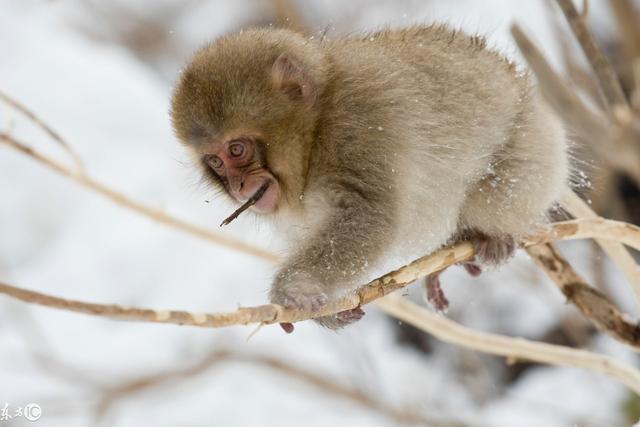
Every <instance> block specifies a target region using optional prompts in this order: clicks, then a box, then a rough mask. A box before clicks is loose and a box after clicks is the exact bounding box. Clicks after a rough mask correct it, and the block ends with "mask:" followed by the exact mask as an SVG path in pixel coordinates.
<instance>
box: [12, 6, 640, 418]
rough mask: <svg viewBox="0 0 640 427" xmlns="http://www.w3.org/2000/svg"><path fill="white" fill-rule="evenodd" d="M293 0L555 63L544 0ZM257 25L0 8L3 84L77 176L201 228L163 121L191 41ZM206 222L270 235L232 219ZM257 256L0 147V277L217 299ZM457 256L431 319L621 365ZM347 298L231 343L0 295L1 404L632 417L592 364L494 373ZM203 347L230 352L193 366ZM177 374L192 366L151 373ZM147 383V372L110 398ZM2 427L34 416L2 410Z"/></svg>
mask: <svg viewBox="0 0 640 427" xmlns="http://www.w3.org/2000/svg"><path fill="white" fill-rule="evenodd" d="M592 3H593V5H592V11H591V16H592V17H595V18H594V19H597V21H598V22H597V23H598V25H599V27H600V28H604V29H606V25H607V22H608V19H609V18H608V15H607V10H606V8H605V7H603V5H602V2H598V1H593V2H592ZM299 4H300V5H303V7H301V8H300V11H301V13H302V14H303V17H304V19H305V21H306V22H308V24H309V25H311V27H312V28H313V29H314V30H315V31H321V30H323V29H324V28H326V27H327V26H329V35H330V36H338V35H340V34H344V33H348V32H352V31H360V30H366V29H373V28H378V27H380V26H383V25H394V26H399V25H405V24H409V23H416V22H420V23H424V22H433V21H440V22H441V21H446V22H450V23H452V24H453V25H455V26H458V27H462V28H464V29H466V30H468V31H470V32H479V33H481V34H485V35H487V37H488V39H489V41H490V45H491V46H493V47H495V48H496V49H499V50H500V51H502V52H504V53H505V54H506V55H508V56H510V57H513V58H517V54H516V49H515V47H514V45H513V43H512V42H511V41H510V37H509V34H508V28H509V25H510V24H511V23H512V22H514V21H517V22H519V23H521V24H522V25H523V26H524V27H525V28H526V29H527V30H529V32H530V34H532V35H533V36H534V37H535V39H536V41H537V42H538V43H539V45H540V46H541V47H542V48H543V49H544V50H545V52H546V53H547V55H548V56H549V57H550V59H551V60H552V62H553V63H556V64H557V63H558V61H557V59H556V58H555V55H556V54H557V52H556V49H557V46H556V44H555V43H554V41H553V38H552V35H551V31H550V27H549V21H550V16H549V9H548V8H547V7H546V6H545V2H544V1H542V0H532V1H518V2H515V1H508V0H503V1H498V0H491V1H487V0H485V1H482V2H479V1H473V0H469V1H461V0H459V1H456V2H451V1H445V0H442V1H435V0H432V1H418V0H416V1H409V0H407V1H391V0H389V1H376V2H370V1H365V0H357V1H350V2H345V1H338V0H316V1H309V2H302V1H300V2H299ZM273 19H274V15H273V11H272V9H271V2H266V1H249V0H234V1H200V0H185V1H169V0H162V1H158V0H155V1H153V0H137V1H125V0H118V1H97V0H95V1H87V0H51V1H45V0H40V1H36V0H0V52H2V54H1V56H0V91H3V92H5V93H7V94H9V95H11V96H12V97H14V98H15V99H17V100H19V101H20V102H22V103H23V104H25V105H26V106H28V107H29V108H30V109H32V110H33V111H34V112H35V113H36V114H38V115H39V116H40V117H42V118H43V119H44V120H45V121H46V122H47V123H49V124H51V125H52V127H53V128H54V129H56V130H57V131H58V132H59V133H60V134H62V135H63V136H64V138H65V139H66V140H67V141H69V143H70V144H71V145H72V146H73V147H74V149H75V150H76V151H77V152H78V153H79V154H80V156H81V157H82V159H83V161H84V164H85V166H86V169H87V171H88V173H89V174H90V175H91V176H92V177H94V178H96V179H97V180H100V181H102V182H105V183H107V184H108V185H109V186H111V187H113V188H116V189H118V190H119V191H122V192H123V193H125V194H127V195H128V196H131V197H133V198H135V199H137V200H140V201H142V202H144V203H146V204H149V205H151V206H154V207H157V208H160V209H163V210H165V211H167V212H169V213H171V214H173V215H175V216H178V217H180V218H184V219H187V220H189V221H192V222H194V223H197V224H200V225H203V226H207V227H211V228H216V227H217V224H219V222H220V221H221V219H223V218H224V217H225V216H226V215H227V214H228V213H229V209H228V206H220V203H218V201H216V200H215V199H213V200H210V198H211V197H212V194H208V192H207V191H206V190H204V189H203V188H202V187H201V186H199V185H198V180H199V177H198V175H197V173H196V172H194V170H193V168H191V167H190V164H189V162H188V161H187V155H186V153H185V152H184V150H183V148H182V147H181V146H180V145H179V144H178V143H177V142H176V140H175V138H174V136H173V135H172V132H171V129H170V126H169V120H168V100H169V96H170V93H171V88H172V84H173V82H174V81H175V79H176V76H177V73H178V72H179V70H180V67H181V66H182V63H183V61H184V60H185V58H187V57H188V55H189V54H190V52H192V51H193V49H195V48H197V47H198V46H199V45H200V44H201V43H203V42H205V41H206V40H209V39H211V38H214V37H216V36H218V35H220V34H223V33H225V32H228V31H233V30H237V29H239V28H241V27H243V26H245V27H246V26H250V25H269V23H270V22H271V21H272V20H273ZM0 129H1V130H2V131H10V132H11V133H12V134H13V135H15V136H16V137H19V138H21V139H22V140H24V141H28V143H29V144H30V145H31V146H33V147H36V148H38V149H39V150H42V151H43V152H46V153H48V154H49V155H51V156H53V157H55V158H56V159H58V160H59V161H61V162H66V163H69V159H68V157H67V156H66V155H65V153H64V152H63V151H62V150H60V149H59V148H58V147H57V146H56V145H55V144H54V143H52V142H51V140H50V139H48V138H47V137H46V136H45V135H44V134H43V133H42V132H40V131H39V130H38V129H36V128H35V127H34V126H33V125H32V124H31V123H30V122H29V121H28V120H25V119H24V118H23V117H22V116H20V115H19V114H17V113H16V112H15V111H14V110H12V109H11V108H10V107H9V106H7V105H5V104H2V103H0ZM209 201H210V203H208V202H209ZM224 233H226V234H228V235H233V236H236V237H238V238H239V239H242V240H245V241H247V242H253V243H255V244H257V245H260V246H262V247H265V248H270V249H274V250H275V249H276V248H277V247H278V242H277V241H276V240H275V238H274V237H273V236H272V235H271V233H270V232H269V230H268V229H266V228H265V227H264V226H262V225H261V224H260V223H259V221H257V220H256V219H255V218H253V217H251V216H246V217H245V218H242V217H241V218H240V219H239V220H238V221H236V222H234V223H233V225H231V226H229V227H228V228H226V229H225V230H224ZM561 248H562V249H563V251H564V253H565V254H566V255H567V256H568V257H569V258H570V260H572V262H574V263H575V264H574V265H575V266H576V267H577V268H578V269H579V270H580V271H581V272H582V273H583V274H584V275H585V276H586V277H587V278H588V279H589V280H590V281H591V282H596V281H598V280H602V277H604V278H605V282H606V284H607V288H608V289H609V290H610V291H611V292H613V293H614V294H615V296H616V302H618V303H619V304H620V305H621V307H622V308H623V309H626V310H627V311H629V312H631V313H634V312H633V310H634V307H633V306H632V305H631V302H630V301H631V297H630V294H629V293H628V291H627V286H626V284H625V283H624V280H623V279H622V278H621V276H620V275H619V274H618V272H617V271H616V270H615V268H614V267H612V266H611V265H609V264H608V262H607V261H606V260H603V259H602V258H601V257H600V254H599V253H598V252H597V251H595V250H594V249H593V247H592V246H591V245H590V244H589V243H586V242H576V243H570V244H563V245H561ZM273 270H274V267H273V266H272V265H269V264H267V263H265V262H263V261H259V260H256V259H253V258H251V257H249V256H246V255H242V254H239V253H235V252H232V251H229V250H227V249H224V248H221V247H217V246H214V245H212V244H209V243H206V242H204V241H202V240H198V239H196V238H193V237H191V236H188V235H185V234H182V233H181V232H179V231H176V230H173V229H170V228H167V227H165V226H163V225H160V224H156V223H154V222H152V221H150V220H148V219H147V218H144V217H141V216H139V215H137V214H135V213H132V212H131V211H128V210H125V209H123V208H121V207H118V206H117V205H114V204H113V203H111V202H109V201H107V200H105V199H104V198H102V197H100V196H99V195H96V194H95V193H92V192H90V191H87V190H86V189H83V188H81V187H80V186H78V185H77V184H75V183H73V182H72V181H69V180H67V179H65V178H63V177H61V176H59V175H57V174H55V173H53V172H51V171H50V170H48V169H46V168H44V167H42V166H40V165H38V164H36V163H35V162H34V161H33V160H31V159H30V158H27V157H25V156H24V155H22V154H20V153H17V152H15V151H13V150H11V149H9V148H8V147H6V146H3V145H0V281H4V282H7V283H10V284H13V285H16V286H21V287H25V288H30V289H34V290H38V291H42V292H46V293H50V294H54V295H59V296H64V297H68V298H75V299H81V300H88V301H96V302H105V303H119V304H124V305H138V306H148V307H155V308H174V309H184V310H190V311H208V312H216V311H228V310H233V309H235V308H236V307H237V306H238V305H239V304H241V305H243V306H250V305H258V304H261V303H264V302H266V290H267V289H268V286H269V284H270V278H271V275H272V274H273ZM458 270H459V269H451V270H450V271H448V272H447V273H445V275H444V277H443V281H444V286H445V290H446V291H447V293H448V296H449V299H450V300H451V302H452V306H451V309H450V311H449V313H448V314H447V315H448V316H450V317H451V318H453V319H455V320H456V321H459V322H460V323H462V324H464V325H467V326H470V327H472V328H475V329H478V330H483V331H491V332H496V333H502V334H506V335H512V336H522V337H526V338H531V339H538V340H546V341H551V342H558V343H562V344H567V345H573V346H581V347H584V348H587V349H591V350H594V351H599V352H603V353H607V354H612V355H615V356H617V357H620V358H621V359H622V360H625V361H627V362H629V363H633V364H635V365H636V366H637V365H638V358H637V357H636V356H635V354H634V353H632V352H631V351H629V350H627V349H626V348H624V347H623V346H622V345H621V344H618V343H617V342H614V341H613V340H611V339H609V338H606V337H604V336H602V335H600V334H597V333H595V332H594V331H593V330H592V329H591V328H590V326H589V325H588V324H587V323H586V322H585V321H584V320H583V319H582V318H581V317H580V316H579V315H577V314H576V312H575V310H574V309H573V308H571V307H568V306H566V305H565V304H564V301H563V297H562V296H561V295H560V293H559V292H558V291H557V290H556V289H555V287H554V286H553V285H551V284H550V283H548V282H547V280H546V279H545V278H544V277H542V275H541V273H540V272H539V271H537V269H536V267H535V266H534V265H533V264H532V262H531V261H530V260H529V259H528V258H527V257H526V256H525V255H524V254H518V256H517V257H516V259H515V261H514V262H512V263H510V264H509V265H508V266H506V267H505V268H503V269H502V270H501V271H499V272H492V273H486V274H484V275H483V276H481V277H480V278H478V279H472V278H470V277H468V276H467V275H465V274H463V273H462V272H461V271H458ZM413 292H414V291H412V293H413ZM408 297H411V296H408ZM417 300H418V299H417ZM366 311H367V316H366V317H365V318H364V320H363V321H361V322H359V323H358V324H356V325H354V326H353V327H350V328H348V329H346V330H344V331H342V332H340V333H337V334H336V333H332V332H328V331H326V330H322V329H320V328H318V327H316V326H315V325H314V324H311V323H310V322H306V323H301V324H298V325H297V328H296V331H295V333H294V334H293V335H285V334H284V333H283V332H282V331H281V330H280V329H279V328H278V327H265V328H263V329H262V330H261V331H260V332H259V333H258V334H257V335H256V336H255V337H253V338H252V339H251V340H250V341H248V342H247V341H246V339H247V337H248V335H249V334H250V333H251V331H252V329H253V328H251V327H233V328H226V329H216V330H202V329H196V328H190V327H178V326H169V325H153V324H138V323H125V322H115V321H110V320H105V319H100V318H93V317H89V316H83V315H76V314H71V313H67V312H61V311H56V310H52V309H47V308H42V307H37V306H27V305H25V304H22V303H19V302H15V301H12V300H8V299H7V298H4V297H0V409H2V406H3V405H5V404H6V406H7V407H8V409H9V410H11V409H12V408H13V409H15V408H17V407H21V406H24V405H26V404H28V403H29V402H34V403H38V404H39V405H40V406H41V407H42V412H43V414H42V418H41V419H40V420H39V421H37V422H36V423H35V424H39V425H46V426H69V427H72V426H98V425H100V426H101V425H104V426H141V425H152V426H269V425H279V426H299V425H305V426H307V427H313V426H328V425H348V426H368V427H370V426H395V425H399V424H400V423H401V420H399V419H397V418H394V417H393V416H392V415H389V414H390V413H391V412H393V411H394V410H395V411H396V412H397V413H405V414H408V413H414V414H417V415H418V416H419V417H421V418H422V419H423V420H427V421H426V422H427V423H428V424H426V423H425V422H424V421H423V422H416V423H413V424H411V423H409V424H411V425H432V426H505V427H507V426H549V427H555V426H558V427H560V426H580V427H587V426H602V427H605V426H626V425H630V424H631V423H632V419H631V417H632V415H631V414H630V412H631V411H630V410H628V409H625V408H629V407H630V406H632V404H633V403H634V402H633V400H632V396H631V394H630V392H629V391H628V390H627V389H626V388H624V387H623V386H621V385H619V384H618V383H616V382H614V381H613V380H610V379H608V378H606V377H604V376H601V375H597V374H594V373H590V372H584V371H580V370H577V369H569V368H555V367H547V366H539V365H535V366H529V365H514V366H509V365H507V364H506V363H505V361H504V360H503V359H501V358H497V357H491V356H486V355H482V354H479V353H475V352H470V351H467V350H464V349H461V348H458V347H454V346H450V345H446V344H442V343H440V342H438V341H436V340H434V339H432V338H430V337H429V336H427V335H425V334H422V333H420V332H417V331H416V330H414V329H412V328H410V327H407V326H405V325H401V324H398V322H397V321H393V320H392V319H390V318H388V317H386V316H384V315H383V314H382V313H380V312H378V311H376V310H375V308H373V307H367V309H366ZM635 314H637V313H635ZM219 351H224V352H227V353H224V354H228V356H227V357H225V358H222V357H221V358H220V359H218V360H214V361H212V360H209V361H206V358H207V357H210V356H211V354H212V353H213V354H215V352H219ZM203 360H205V361H204V362H203ZM274 360H275V361H280V362H282V363H283V366H284V368H278V367H277V366H275V365H274V363H272V362H273V361H274ZM193 366H200V368H201V369H198V368H195V369H194V371H197V372H185V373H183V374H176V375H173V376H171V377H167V378H164V377H163V376H162V375H163V374H162V373H166V372H170V371H176V370H181V369H187V370H188V368H189V367H193ZM287 367H289V368H287ZM292 369H295V370H296V371H295V372H298V373H297V374H296V373H293V372H290V371H291V370H292ZM300 372H305V373H308V374H309V375H311V376H312V377H313V378H316V379H322V380H324V381H325V382H326V384H324V383H322V384H321V383H318V382H315V383H313V382H312V381H310V380H309V378H307V377H304V376H302V375H300ZM149 375H151V376H154V375H160V377H161V379H162V380H159V381H156V382H153V381H152V383H151V384H150V385H149V386H148V387H143V386H140V384H138V385H137V386H136V385H135V384H134V385H131V386H130V387H128V388H127V387H126V386H125V387H124V388H125V391H124V392H122V391H121V392H120V393H114V392H113V390H114V389H116V388H118V387H122V385H123V384H125V385H126V384H127V383H129V382H131V381H134V380H136V379H137V378H141V377H146V376H149ZM305 378H306V379H305ZM336 386H337V387H339V388H340V390H342V391H343V392H344V393H341V392H338V391H337V390H335V389H334V388H335V387H336ZM332 387H333V388H332ZM358 396H359V398H358ZM363 396H364V398H362V397H363ZM354 397H355V398H354ZM358 399H360V400H358ZM363 399H364V400H365V401H366V402H369V403H372V402H373V403H372V404H371V405H367V404H363V403H362V401H363ZM366 402H365V403H366ZM636 405H637V402H636ZM371 406H373V407H371ZM390 408H391V409H390ZM4 425H11V426H21V425H31V423H29V422H27V421H25V419H24V418H14V419H12V420H1V419H0V426H4Z"/></svg>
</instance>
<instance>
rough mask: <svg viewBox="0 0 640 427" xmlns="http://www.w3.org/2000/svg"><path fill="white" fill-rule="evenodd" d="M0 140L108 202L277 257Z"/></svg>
mask: <svg viewBox="0 0 640 427" xmlns="http://www.w3.org/2000/svg"><path fill="white" fill-rule="evenodd" d="M0 142H3V143H5V144H7V145H8V146H9V147H12V148H14V149H16V150H18V151H20V152H21V153H23V154H26V155H27V156H29V157H30V158H32V159H34V160H37V161H38V162H40V163H41V164H43V165H45V166H47V167H48V168H50V169H53V170H54V171H56V172H58V173H60V174H61V175H63V176H65V177H67V178H69V179H71V180H72V181H74V182H76V183H78V184H80V185H82V186H83V187H86V188H88V189H90V190H92V191H94V192H96V193H98V194H100V195H102V196H104V197H106V198H107V199H109V200H111V201H112V202H114V203H116V204H117V205H120V206H122V207H125V208H128V209H132V210H134V211H136V212H138V213H140V214H142V215H143V216H146V217H148V218H151V219H153V220H154V221H157V222H159V223H161V224H164V225H167V226H170V227H173V228H177V229H179V230H182V231H184V232H186V233H188V234H191V235H192V236H195V237H198V238H201V239H204V240H208V241H211V242H213V243H216V244H218V245H221V246H225V247H227V248H229V249H233V250H235V251H238V252H243V253H246V254H249V255H252V256H255V257H257V258H261V259H263V260H265V261H270V262H274V261H277V260H278V257H277V256H276V255H274V254H273V253H271V252H269V251H267V250H265V249H262V248H258V247H256V246H253V245H250V244H248V243H244V242H241V241H238V240H236V239H234V238H231V237H227V236H224V235H222V234H219V233H216V232H214V231H211V230H209V229H207V228H204V227H200V226H197V225H195V224H192V223H190V222H187V221H184V220H181V219H178V218H176V217H173V216H171V215H169V214H166V213H164V212H163V211H161V210H158V209H154V208H152V207H149V206H147V205H145V204H143V203H140V202H138V201H135V200H133V199H130V198H129V197H127V196H125V195H124V194H122V193H119V192H117V191H116V190H114V189H112V188H109V187H108V186H106V185H105V184H102V183H101V182H99V181H96V180H94V179H92V178H90V177H89V176H87V175H84V174H82V175H79V174H76V173H74V172H73V171H71V170H70V169H69V168H68V167H67V166H65V165H63V164H60V163H59V162H57V161H55V160H54V159H51V158H50V157H47V156H46V155H44V154H42V153H40V152H39V151H37V150H35V149H33V148H31V147H28V146H27V145H26V144H24V143H22V142H20V141H18V140H17V139H16V138H14V137H12V136H11V135H8V134H6V133H0Z"/></svg>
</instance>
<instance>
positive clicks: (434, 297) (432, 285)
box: [423, 271, 449, 312]
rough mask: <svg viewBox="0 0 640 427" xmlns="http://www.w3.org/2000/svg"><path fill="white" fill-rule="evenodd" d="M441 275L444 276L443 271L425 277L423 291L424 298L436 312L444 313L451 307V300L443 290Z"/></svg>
mask: <svg viewBox="0 0 640 427" xmlns="http://www.w3.org/2000/svg"><path fill="white" fill-rule="evenodd" d="M440 274H442V271H438V272H435V273H431V274H429V275H428V276H427V277H425V278H424V283H423V291H424V298H425V299H426V300H427V302H428V303H429V304H431V305H432V306H433V308H435V310H436V311H439V312H444V311H445V310H446V309H447V308H448V307H449V300H448V299H447V297H446V296H445V295H444V291H443V290H442V285H441V283H440Z"/></svg>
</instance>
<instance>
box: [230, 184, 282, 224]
mask: <svg viewBox="0 0 640 427" xmlns="http://www.w3.org/2000/svg"><path fill="white" fill-rule="evenodd" d="M278 194H279V191H278V184H277V182H275V181H274V180H272V179H266V180H265V181H263V182H262V184H261V185H260V186H259V187H258V189H257V190H256V191H255V192H254V193H253V194H252V195H251V196H250V197H249V198H248V199H247V200H246V201H245V202H244V203H243V204H242V206H240V207H239V208H238V209H236V210H235V211H234V212H233V213H232V214H231V215H229V217H227V219H225V220H224V221H222V224H220V227H222V226H223V225H227V224H229V223H230V222H231V221H233V220H234V219H236V218H237V217H238V216H240V214H241V213H242V212H244V211H246V210H247V209H249V208H251V207H253V210H255V211H256V212H259V213H269V212H272V211H274V210H275V208H276V204H277V202H278Z"/></svg>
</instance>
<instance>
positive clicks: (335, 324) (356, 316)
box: [313, 307, 365, 331]
mask: <svg viewBox="0 0 640 427" xmlns="http://www.w3.org/2000/svg"><path fill="white" fill-rule="evenodd" d="M364 314H365V313H364V310H362V309H361V308H360V307H356V308H352V309H351V310H345V311H341V312H339V313H336V314H334V315H332V316H323V317H318V318H317V319H313V320H315V322H316V323H318V324H319V325H320V326H324V327H325V328H327V329H332V330H334V331H335V330H337V329H342V328H344V327H345V326H349V325H350V324H352V323H355V322H357V321H358V320H360V319H362V317H363V316H364Z"/></svg>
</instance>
